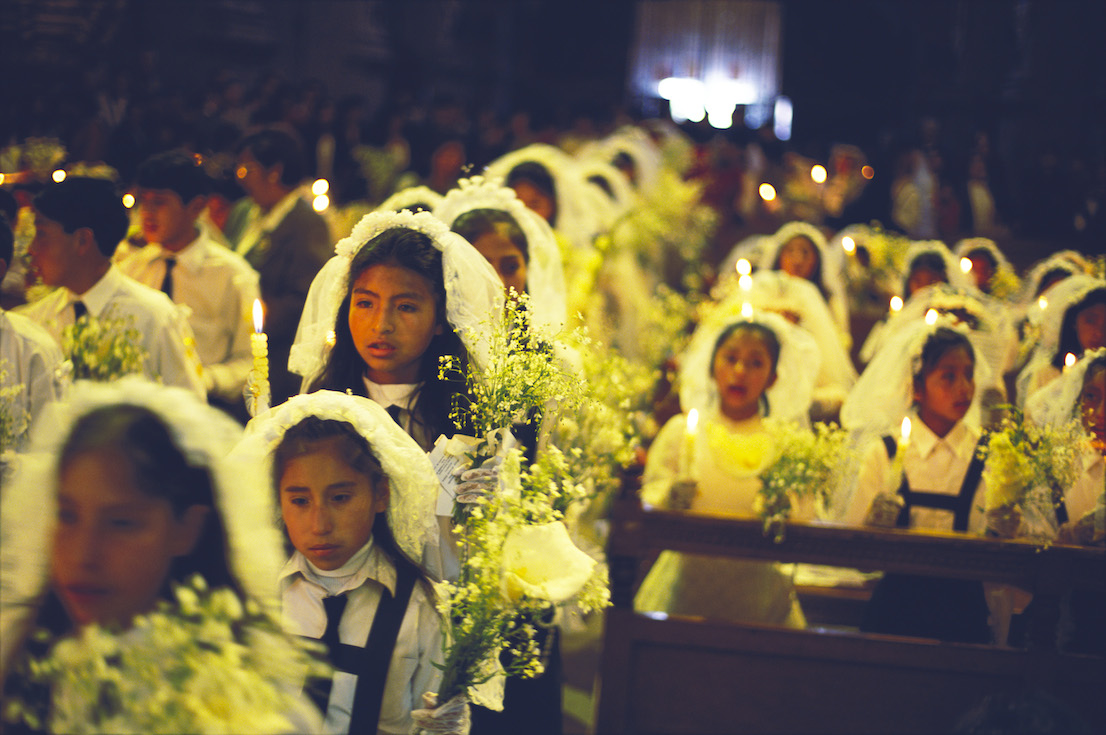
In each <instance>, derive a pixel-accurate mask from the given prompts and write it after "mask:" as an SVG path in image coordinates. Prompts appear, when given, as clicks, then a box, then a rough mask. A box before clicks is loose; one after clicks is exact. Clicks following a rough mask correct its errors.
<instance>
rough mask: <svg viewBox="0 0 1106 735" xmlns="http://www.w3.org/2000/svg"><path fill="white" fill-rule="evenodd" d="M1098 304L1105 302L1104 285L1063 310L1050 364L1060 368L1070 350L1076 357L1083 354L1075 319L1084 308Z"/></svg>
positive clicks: (1105, 289)
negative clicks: (1058, 335) (1057, 341)
mask: <svg viewBox="0 0 1106 735" xmlns="http://www.w3.org/2000/svg"><path fill="white" fill-rule="evenodd" d="M1099 304H1106V286H1098V287H1096V288H1094V289H1092V290H1091V291H1090V293H1088V294H1087V295H1086V296H1084V297H1083V298H1081V299H1080V300H1079V301H1077V302H1076V303H1074V304H1072V305H1071V306H1069V307H1068V308H1067V309H1065V310H1064V318H1063V319H1062V320H1061V322H1060V341H1059V343H1058V344H1057V345H1056V354H1054V355H1053V356H1052V366H1053V367H1056V368H1062V367H1063V366H1064V357H1066V356H1067V354H1068V353H1069V352H1070V353H1072V354H1074V355H1075V356H1076V357H1079V356H1080V355H1082V354H1083V345H1082V344H1081V343H1080V342H1079V332H1078V331H1077V330H1076V328H1075V320H1076V319H1077V318H1078V317H1079V315H1080V314H1081V313H1082V312H1083V311H1084V310H1086V309H1089V308H1091V307H1092V306H1098V305H1099Z"/></svg>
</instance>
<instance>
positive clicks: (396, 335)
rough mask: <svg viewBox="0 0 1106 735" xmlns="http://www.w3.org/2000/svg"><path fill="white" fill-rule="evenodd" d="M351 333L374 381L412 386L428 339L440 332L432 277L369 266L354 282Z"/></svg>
mask: <svg viewBox="0 0 1106 735" xmlns="http://www.w3.org/2000/svg"><path fill="white" fill-rule="evenodd" d="M349 331H350V334H351V335H352V337H353V343H354V345H355V346H356V347H357V353H358V354H359V355H361V359H362V360H364V362H365V365H366V369H365V374H366V375H367V376H368V378H369V380H371V381H373V382H374V383H381V384H390V383H414V382H416V381H417V380H418V374H419V365H420V364H421V362H422V356H423V354H424V353H425V352H426V348H427V347H428V346H429V345H430V340H431V339H433V338H434V336H435V335H437V334H441V333H442V325H441V324H440V323H439V322H438V305H437V301H436V299H435V298H434V291H433V290H432V287H431V284H430V281H429V279H427V278H426V277H425V276H423V275H420V274H418V273H415V272H414V271H412V270H408V269H407V268H404V267H403V266H399V265H394V264H388V263H381V264H378V265H374V266H371V267H369V268H367V269H366V270H365V271H364V272H363V273H362V274H361V275H360V276H358V278H357V280H356V281H355V282H354V284H353V291H352V292H351V294H350V302H349Z"/></svg>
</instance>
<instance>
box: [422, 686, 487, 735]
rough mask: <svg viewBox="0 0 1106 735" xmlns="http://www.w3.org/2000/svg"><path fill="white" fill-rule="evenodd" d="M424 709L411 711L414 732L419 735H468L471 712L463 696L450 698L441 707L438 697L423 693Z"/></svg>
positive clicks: (430, 693) (470, 725)
mask: <svg viewBox="0 0 1106 735" xmlns="http://www.w3.org/2000/svg"><path fill="white" fill-rule="evenodd" d="M422 703H423V705H425V707H426V708H425V709H416V710H412V711H411V719H412V720H414V721H415V732H416V733H418V734H419V735H423V734H425V735H468V733H469V729H470V728H471V727H472V711H471V710H470V709H469V701H468V698H467V697H465V695H463V694H458V695H457V696H455V697H453V698H451V699H450V700H449V701H448V702H446V703H445V704H443V705H442V706H441V707H439V706H438V695H437V694H434V693H433V692H425V693H424V694H423V695H422Z"/></svg>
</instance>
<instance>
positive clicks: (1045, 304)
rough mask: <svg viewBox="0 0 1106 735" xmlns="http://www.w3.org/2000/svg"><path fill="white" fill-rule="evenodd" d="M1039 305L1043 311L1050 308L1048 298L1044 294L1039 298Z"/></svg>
mask: <svg viewBox="0 0 1106 735" xmlns="http://www.w3.org/2000/svg"><path fill="white" fill-rule="evenodd" d="M1037 306H1038V307H1040V309H1041V311H1044V310H1045V309H1047V308H1048V299H1047V298H1045V297H1044V296H1042V297H1041V298H1039V299H1037Z"/></svg>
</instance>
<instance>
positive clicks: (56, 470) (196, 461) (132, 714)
mask: <svg viewBox="0 0 1106 735" xmlns="http://www.w3.org/2000/svg"><path fill="white" fill-rule="evenodd" d="M240 436H241V428H240V427H239V426H238V425H237V424H236V423H235V422H234V421H232V420H231V419H229V418H228V417H227V416H226V415H225V414H223V413H221V412H220V411H218V410H216V409H213V408H211V407H209V406H208V405H207V404H206V403H203V402H201V401H199V400H198V399H197V398H196V397H195V396H194V395H193V394H192V393H190V392H189V391H185V390H181V389H179V388H172V387H166V386H161V385H156V384H153V383H149V382H147V381H145V380H143V379H139V378H125V379H123V380H120V381H118V382H116V383H111V384H105V383H86V382H78V383H76V384H74V386H73V387H72V389H71V390H70V391H69V395H68V397H67V399H66V400H65V401H63V402H57V403H53V404H51V405H50V406H48V408H47V411H46V413H45V414H44V417H43V420H42V421H41V422H39V423H38V424H36V427H35V430H34V433H33V435H32V439H31V445H30V448H29V450H28V452H27V453H26V454H24V455H22V456H21V457H20V458H19V461H18V465H19V466H18V469H17V470H16V472H15V474H14V477H13V480H12V483H11V485H10V486H8V485H7V483H6V482H5V492H4V496H3V500H2V501H0V502H2V507H3V513H2V514H0V529H2V531H0V536H2V538H3V544H2V552H0V553H2V561H3V563H2V565H0V575H2V585H0V588H2V590H3V595H2V603H0V629H2V633H3V635H2V644H3V645H2V656H0V672H2V673H3V675H4V676H7V675H8V674H9V673H10V672H11V671H12V670H13V664H14V663H15V662H16V661H18V660H19V659H20V657H21V655H22V652H23V646H24V643H25V641H26V635H27V633H28V632H29V629H30V626H31V625H33V624H35V623H36V622H37V623H38V624H41V625H44V626H46V627H47V628H48V629H50V630H51V631H52V632H53V633H54V634H56V635H66V634H69V633H76V634H77V635H82V634H84V633H89V632H91V634H92V635H96V630H97V626H102V627H103V628H104V629H105V630H107V631H114V630H120V632H119V633H118V634H117V635H115V636H114V637H113V639H112V640H113V643H112V645H114V646H116V647H117V650H118V652H119V660H120V661H121V662H122V664H120V666H122V667H123V668H120V669H119V670H118V671H117V672H116V673H117V674H118V675H120V676H122V677H123V681H125V682H126V684H125V691H126V692H130V693H136V692H147V693H148V696H149V701H146V700H145V699H143V700H142V701H139V700H138V699H133V700H130V699H126V698H123V699H122V700H120V701H119V702H118V703H117V705H116V706H114V707H110V706H105V705H103V703H101V702H98V701H89V700H88V697H89V696H90V695H89V691H90V687H92V686H93V682H88V681H76V680H73V678H72V676H77V674H76V673H74V674H73V675H72V676H67V672H66V671H62V672H59V673H60V677H59V678H57V679H56V680H55V681H54V682H53V686H52V691H51V700H52V702H53V707H52V709H51V714H50V715H49V717H50V718H51V722H52V723H53V724H51V727H61V728H67V727H71V726H72V725H73V723H72V722H68V724H62V723H64V722H67V720H66V718H67V717H74V716H79V717H84V716H86V715H80V714H78V713H88V714H87V716H96V717H100V718H103V719H100V720H99V721H98V724H96V723H93V722H89V721H82V722H81V726H91V727H94V728H95V727H100V728H104V729H106V730H107V731H114V730H118V729H126V730H128V731H135V732H155V731H160V732H166V731H169V732H179V731H181V730H182V729H183V730H186V731H196V730H193V729H192V728H197V727H200V724H199V723H200V722H204V723H205V724H204V729H205V731H209V732H261V733H264V732H277V731H280V732H305V731H310V732H314V731H321V721H320V719H319V717H318V713H317V712H316V711H315V709H314V708H313V707H312V706H311V704H310V702H308V701H307V700H306V699H305V698H303V697H301V696H300V689H301V686H302V684H303V681H304V678H305V677H306V676H307V675H308V673H309V668H308V666H307V662H308V659H307V658H306V656H305V655H304V654H302V653H298V654H297V651H298V650H299V648H298V645H297V644H296V643H295V642H294V641H293V639H291V638H285V637H282V636H281V635H280V634H279V633H277V631H276V630H275V629H272V630H263V629H261V628H258V627H256V626H257V622H256V621H257V619H258V616H259V615H261V614H262V613H263V612H264V613H270V612H273V611H275V602H276V595H275V592H276V584H275V582H276V572H277V570H278V569H279V568H280V563H281V557H282V556H283V551H282V548H281V542H280V535H279V533H278V531H277V529H276V527H275V526H274V524H273V517H274V512H273V504H272V495H271V493H270V492H269V490H268V488H266V487H265V484H266V483H265V478H263V477H262V476H260V475H259V474H258V473H257V472H256V471H254V469H255V468H253V467H250V466H247V465H243V464H241V463H239V462H236V461H234V460H231V459H228V457H227V456H226V455H227V452H228V450H229V448H230V447H231V446H233V444H234V442H236V441H237V440H238V439H239V437H240ZM194 575H198V576H199V577H200V578H202V580H203V587H205V588H207V589H210V590H212V591H213V592H212V594H213V597H212V600H214V599H215V597H214V595H219V596H221V597H220V598H219V599H220V600H222V601H223V602H221V604H223V605H224V606H225V605H231V606H233V605H234V603H233V602H231V600H237V601H238V602H237V609H238V616H239V618H240V620H239V621H237V622H236V623H231V627H232V628H233V626H234V625H240V626H241V632H242V634H243V635H245V636H246V637H245V638H243V639H241V640H235V638H234V635H235V634H231V638H230V640H231V642H232V643H233V644H235V645H238V646H239V648H237V649H236V650H237V651H238V653H237V654H235V655H236V656H237V657H238V658H239V659H241V661H240V663H239V664H238V665H237V666H238V667H243V668H241V670H236V672H235V673H234V675H233V676H227V672H224V671H220V670H218V669H217V668H216V669H213V670H206V669H192V670H190V671H188V677H187V678H185V677H184V676H183V675H182V673H181V667H183V668H184V669H188V668H189V666H192V667H195V666H196V665H197V664H189V662H188V661H187V660H183V659H182V660H164V661H162V660H146V659H142V660H138V661H135V659H134V658H133V656H136V655H138V654H139V653H141V652H142V651H143V650H147V649H148V650H150V651H153V652H155V654H151V655H156V652H157V651H165V652H166V655H169V656H172V655H173V654H174V653H176V652H177V651H178V650H179V647H180V646H181V645H182V644H183V645H189V644H188V643H187V640H185V641H181V642H174V638H173V635H172V631H174V630H177V627H176V625H177V621H178V618H175V617H172V616H171V615H167V616H166V617H165V621H164V622H162V623H157V624H154V623H153V622H149V621H152V620H153V618H152V617H148V616H149V615H150V614H151V613H154V612H155V611H160V610H161V609H163V607H164V606H166V605H169V604H170V603H171V602H172V601H173V599H174V594H176V596H177V597H178V598H179V600H180V603H179V604H180V606H181V608H180V609H181V614H182V617H181V618H179V620H180V621H181V625H182V626H183V625H185V624H187V620H188V619H187V617H185V616H184V613H186V612H187V605H188V604H191V605H201V603H198V602H193V603H186V600H189V599H194V596H195V594H196V593H195V591H194V590H195V587H194V586H193V585H194V582H193V579H194ZM182 590H183V591H182ZM186 593H187V594H186ZM224 609H226V610H230V609H231V608H226V607H224ZM243 609H244V610H245V611H246V612H247V614H249V615H252V616H254V617H253V618H251V619H247V618H246V617H244V616H242V611H243ZM211 611H212V608H210V607H204V606H201V607H200V610H199V612H196V611H195V610H193V611H192V612H191V613H190V614H191V615H194V616H195V615H200V616H204V615H208V614H212V613H211ZM251 611H252V612H251ZM157 614H158V615H161V613H160V612H157ZM229 614H230V616H231V617H232V618H233V613H229ZM251 620H253V621H254V622H251ZM206 624H207V625H208V628H207V630H208V635H210V636H211V637H212V638H211V641H210V643H211V645H214V646H217V644H218V641H220V640H222V638H221V636H222V635H223V634H224V633H225V632H226V631H224V630H223V629H222V628H221V627H220V626H221V625H224V624H226V621H223V620H219V619H218V618H215V617H212V618H211V619H209V620H208V622H207V623H206ZM166 626H167V627H166ZM180 630H181V631H182V632H181V633H179V634H178V635H185V636H190V635H193V633H189V632H188V631H187V629H186V628H184V627H181V628H180ZM251 631H253V632H251ZM64 643H65V641H63V642H62V643H59V646H58V647H56V648H55V649H54V650H55V651H60V650H61V646H62V645H63V644H64ZM216 650H217V648H216ZM128 651H134V652H135V653H134V654H129V653H127V652H128ZM232 658H233V657H232ZM227 660H230V659H229V658H228V659H227ZM297 661H299V663H297ZM109 665H110V664H109ZM172 671H176V672H177V673H176V674H170V672H172ZM103 675H105V676H109V677H110V674H106V673H105V674H103ZM170 675H175V676H177V677H178V680H177V684H176V686H171V685H170V683H169V682H168V681H166V677H168V676H170ZM206 680H210V681H211V682H220V683H218V684H217V685H216V687H215V688H217V689H219V690H220V693H221V696H225V697H228V698H230V699H231V700H235V701H236V705H235V706H234V707H232V708H231V710H230V711H228V712H226V713H224V716H223V717H225V719H222V718H220V716H219V715H218V712H217V710H218V707H217V706H214V705H213V704H212V703H210V702H203V703H200V705H201V706H198V707H193V706H192V705H189V704H188V703H187V702H186V701H185V698H186V697H187V696H195V694H191V695H189V694H188V692H189V691H192V692H194V691H196V688H197V686H202V682H204V681H206ZM192 682H199V684H197V685H193V684H192ZM178 698H179V699H178ZM158 702H160V703H161V704H157V703H158ZM193 704H196V703H193ZM151 705H153V706H151ZM209 705H212V706H209ZM235 707H236V708H237V710H235ZM259 708H260V710H259ZM190 716H194V717H195V718H197V719H194V720H193V719H188V717H190ZM57 717H61V718H62V720H61V721H59V720H57V719H56V718H57Z"/></svg>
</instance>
